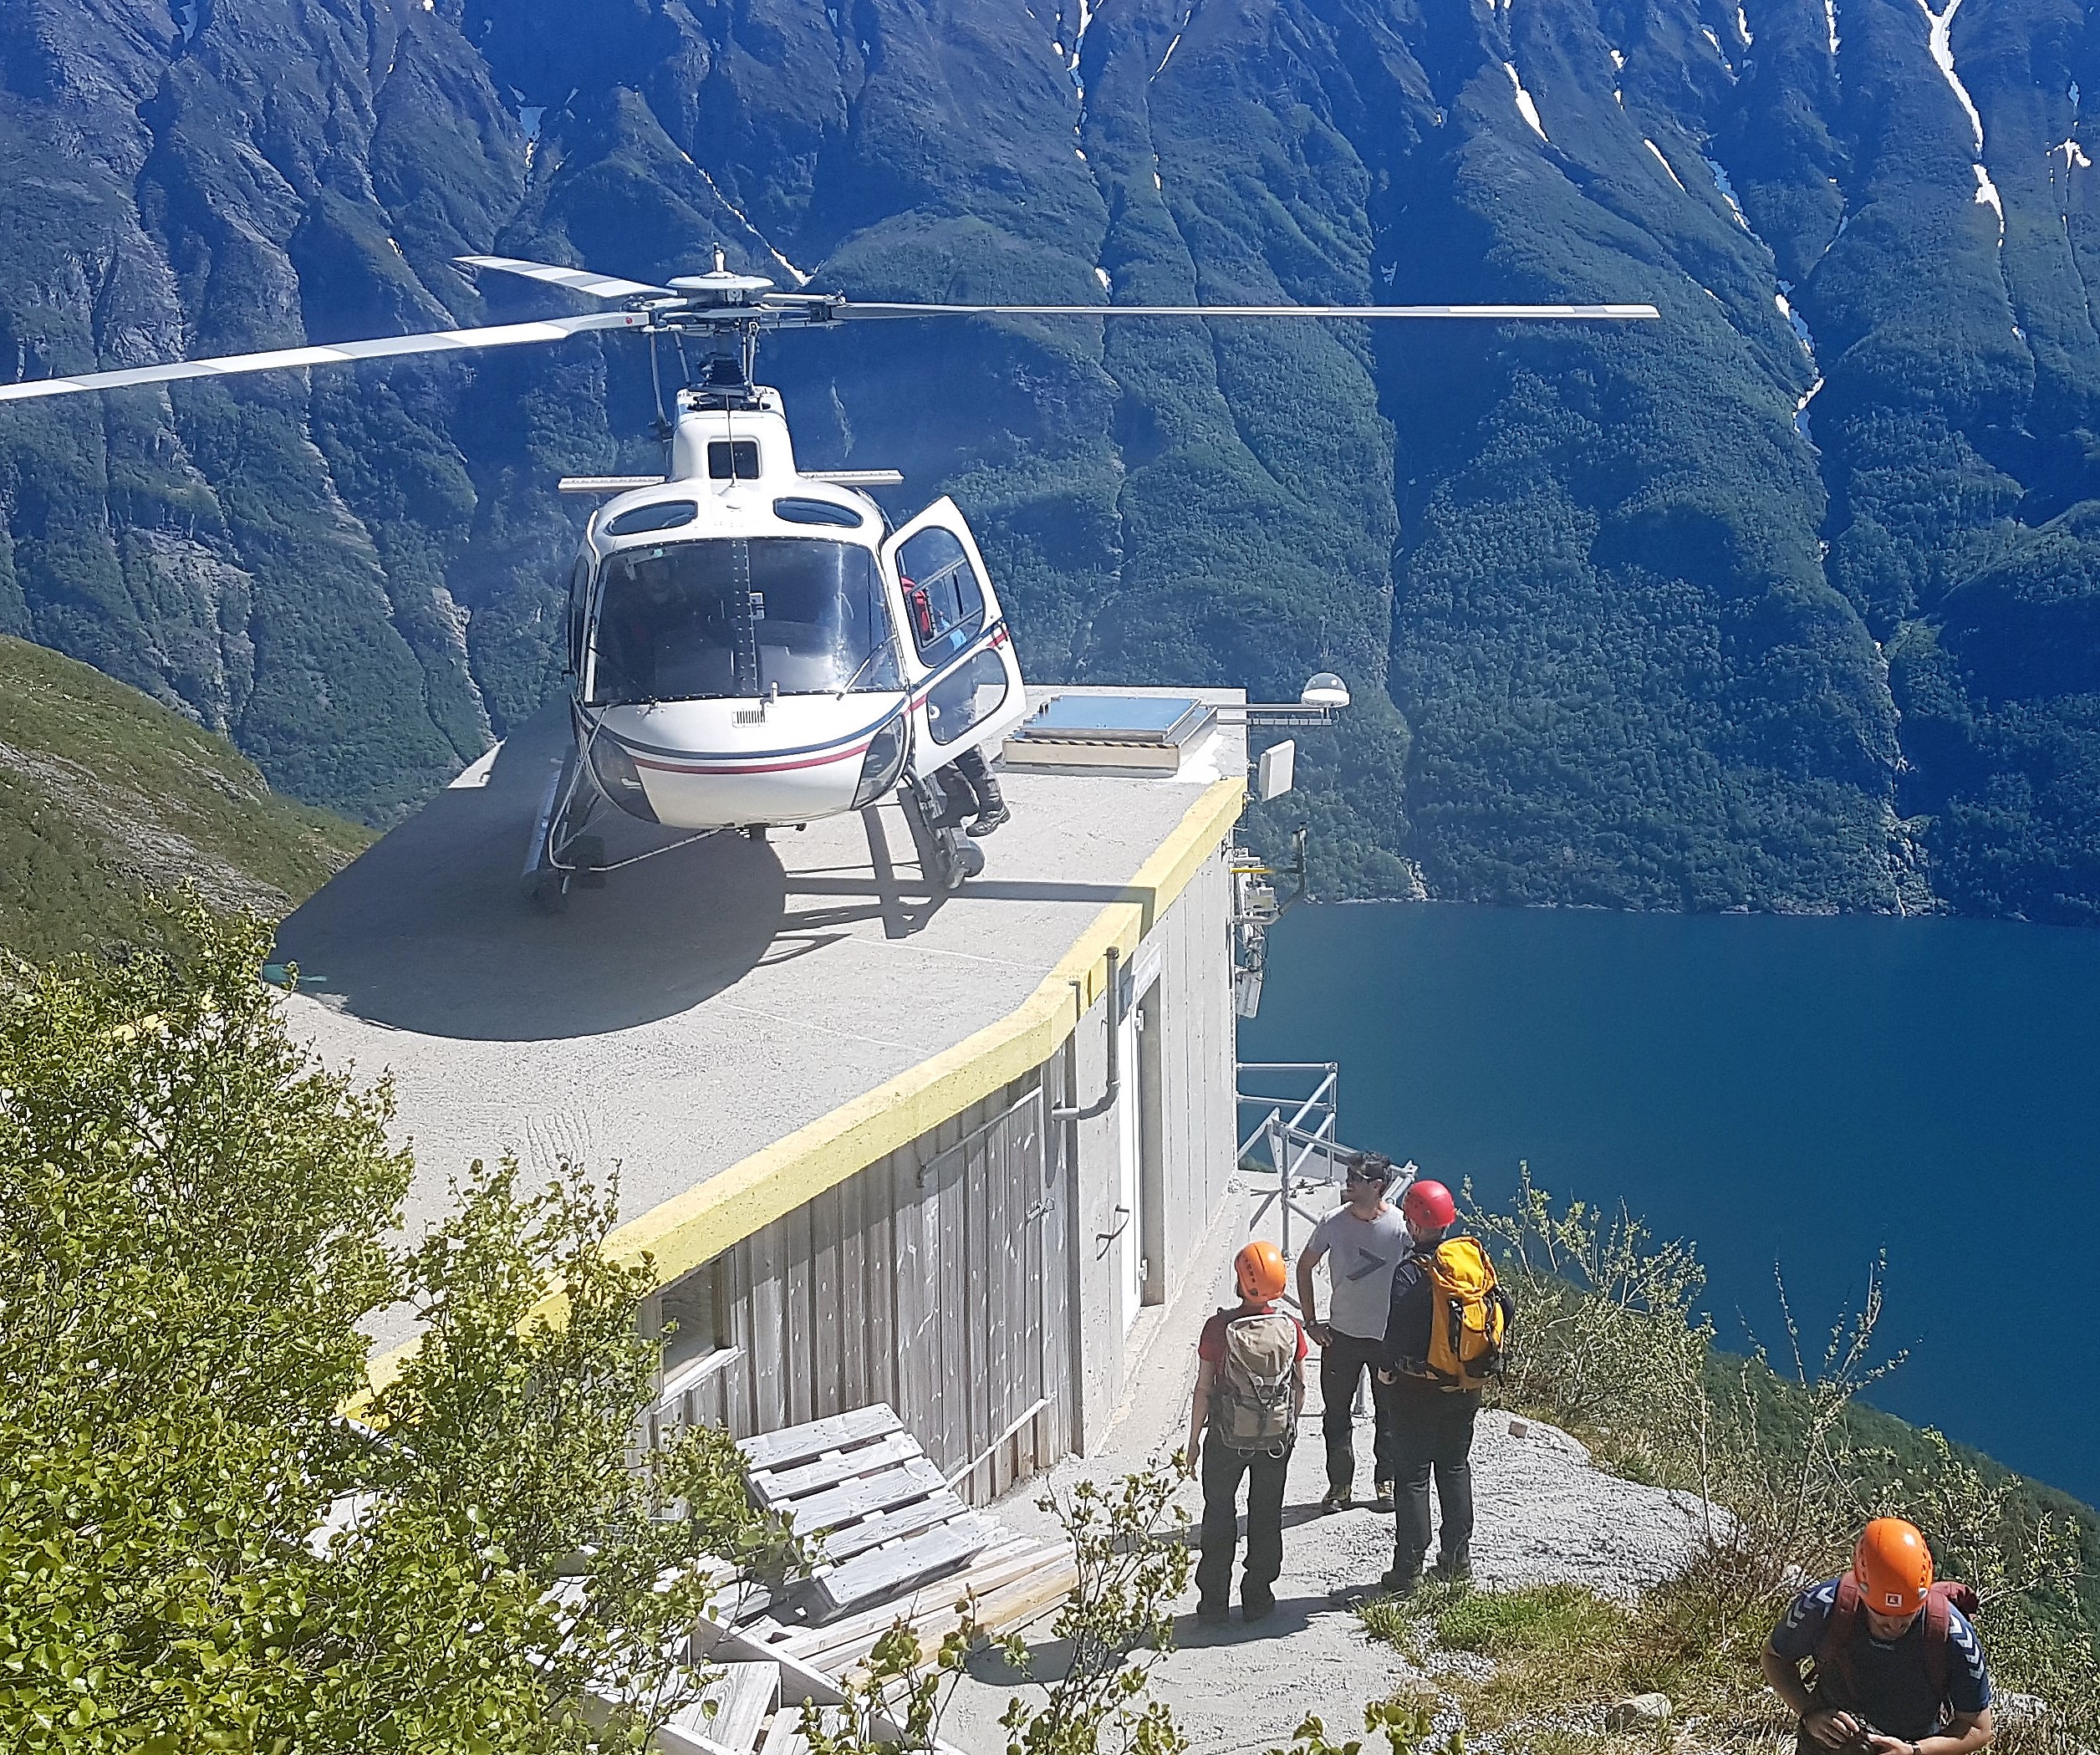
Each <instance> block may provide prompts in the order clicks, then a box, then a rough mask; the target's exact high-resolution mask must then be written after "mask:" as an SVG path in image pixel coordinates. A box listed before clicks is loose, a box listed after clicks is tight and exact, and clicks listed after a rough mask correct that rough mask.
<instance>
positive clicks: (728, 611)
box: [589, 537, 901, 707]
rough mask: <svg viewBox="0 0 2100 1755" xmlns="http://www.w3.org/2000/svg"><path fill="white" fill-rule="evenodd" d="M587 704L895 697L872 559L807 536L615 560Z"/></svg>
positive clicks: (667, 549)
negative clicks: (849, 694)
mask: <svg viewBox="0 0 2100 1755" xmlns="http://www.w3.org/2000/svg"><path fill="white" fill-rule="evenodd" d="M598 603H599V607H598V620H597V628H596V634H595V638H594V642H593V652H594V663H593V666H592V670H591V676H590V693H589V699H590V701H591V703H592V704H593V705H594V706H599V707H620V706H633V705H636V704H640V703H642V702H647V701H710V700H722V699H726V698H731V697H734V698H739V699H745V698H751V697H754V696H762V695H765V694H767V693H769V692H771V691H772V690H774V689H776V688H777V689H778V691H780V692H781V693H782V694H783V695H813V694H828V693H833V692H838V691H869V690H884V689H895V688H898V687H900V686H901V683H900V677H899V675H898V670H897V658H896V650H895V645H894V644H893V643H892V640H891V638H890V635H889V621H888V618H887V616H886V615H884V610H883V604H882V598H881V594H880V592H879V590H878V589H877V585H876V574H875V562H874V554H872V553H871V552H870V551H869V549H867V548H863V547H861V546H860V545H859V543H846V542H838V541H831V540H826V539H823V538H814V537H809V538H803V537H753V538H750V539H748V540H745V539H742V538H710V539H705V540H701V541H693V542H674V543H651V544H649V545H646V546H642V547H637V548H628V549H624V550H621V551H620V552H619V553H617V554H614V555H613V556H612V557H611V558H610V559H608V560H607V561H606V562H605V564H604V569H603V578H602V583H601V584H600V586H599V599H598Z"/></svg>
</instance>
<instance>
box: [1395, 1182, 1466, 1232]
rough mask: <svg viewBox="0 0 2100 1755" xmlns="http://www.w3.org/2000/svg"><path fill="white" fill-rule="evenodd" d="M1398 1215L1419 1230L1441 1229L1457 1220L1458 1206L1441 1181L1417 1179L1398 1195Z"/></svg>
mask: <svg viewBox="0 0 2100 1755" xmlns="http://www.w3.org/2000/svg"><path fill="white" fill-rule="evenodd" d="M1400 1217H1402V1218H1404V1219H1405V1220H1406V1221H1407V1222H1408V1223H1409V1224H1410V1225H1414V1226H1416V1227H1419V1228H1420V1229H1421V1230H1424V1231H1442V1230H1445V1228H1446V1227H1449V1226H1450V1225H1452V1224H1453V1223H1455V1222H1456V1221H1457V1218H1458V1206H1457V1203H1456V1202H1455V1201H1453V1200H1452V1199H1451V1191H1450V1189H1448V1188H1446V1187H1445V1186H1444V1185H1443V1184H1442V1183H1441V1182H1425V1181H1420V1179H1417V1180H1416V1181H1412V1182H1410V1183H1409V1184H1408V1185H1407V1192H1406V1193H1405V1194H1404V1195H1402V1196H1400Z"/></svg>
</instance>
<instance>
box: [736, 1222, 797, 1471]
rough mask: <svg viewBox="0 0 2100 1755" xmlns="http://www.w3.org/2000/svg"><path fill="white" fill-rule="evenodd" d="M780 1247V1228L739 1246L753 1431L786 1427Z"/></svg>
mask: <svg viewBox="0 0 2100 1755" xmlns="http://www.w3.org/2000/svg"><path fill="white" fill-rule="evenodd" d="M739 1247H742V1248H748V1249H749V1250H750V1252H751V1293H750V1300H749V1305H750V1311H751V1345H750V1351H749V1354H748V1355H747V1356H748V1357H749V1359H750V1360H751V1421H752V1430H753V1431H758V1432H769V1431H772V1429H773V1428H774V1427H775V1426H785V1425H787V1384H786V1381H785V1377H786V1374H785V1372H784V1370H782V1360H784V1359H785V1358H786V1357H787V1279H786V1273H787V1269H786V1266H785V1264H784V1263H783V1262H782V1230H781V1227H779V1226H778V1225H768V1226H767V1227H765V1228H764V1229H763V1230H762V1231H760V1232H758V1233H757V1235H756V1236H755V1237H749V1238H747V1239H746V1241H745V1242H744V1243H743V1244H742V1245H740V1246H739ZM747 1442H755V1440H747Z"/></svg>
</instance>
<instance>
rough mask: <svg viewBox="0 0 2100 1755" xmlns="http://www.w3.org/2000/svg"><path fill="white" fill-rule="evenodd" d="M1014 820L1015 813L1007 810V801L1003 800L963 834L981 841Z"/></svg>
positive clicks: (982, 815)
mask: <svg viewBox="0 0 2100 1755" xmlns="http://www.w3.org/2000/svg"><path fill="white" fill-rule="evenodd" d="M1012 820H1013V812H1012V810H1010V809H1007V804H1006V801H1005V800H1004V799H1002V800H1001V801H1000V802H999V803H997V804H994V805H992V806H991V808H990V809H987V810H986V811H985V812H984V813H983V814H981V815H980V816H979V817H978V819H977V820H976V822H974V823H972V824H971V825H970V826H969V827H968V828H967V829H964V830H963V833H964V834H966V835H968V836H969V837H970V838H971V839H972V840H978V841H981V840H982V839H984V838H985V837H986V835H988V834H991V831H992V830H993V829H996V828H998V827H999V826H1000V825H1001V824H1003V823H1011V822H1012Z"/></svg>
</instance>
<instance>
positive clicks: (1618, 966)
mask: <svg viewBox="0 0 2100 1755" xmlns="http://www.w3.org/2000/svg"><path fill="white" fill-rule="evenodd" d="M1241 1055H1242V1057H1243V1058H1245V1059H1265V1060H1297V1059H1304V1060H1335V1061H1338V1062H1339V1063H1340V1064H1341V1068H1342V1077H1341V1124H1342V1125H1341V1132H1342V1137H1343V1139H1344V1140H1347V1141H1348V1142H1349V1143H1350V1144H1352V1145H1360V1146H1369V1147H1375V1148H1377V1149H1379V1150H1385V1151H1388V1152H1390V1153H1391V1154H1392V1155H1393V1156H1394V1158H1395V1159H1396V1160H1404V1159H1407V1158H1410V1157H1411V1158H1414V1160H1416V1161H1418V1162H1419V1163H1420V1165H1421V1166H1422V1167H1423V1169H1424V1171H1425V1172H1427V1173H1428V1174H1430V1175H1433V1176H1439V1177H1441V1178H1442V1179H1444V1180H1445V1181H1449V1182H1450V1183H1451V1185H1452V1186H1454V1187H1456V1186H1457V1185H1458V1183H1459V1181H1460V1179H1462V1178H1464V1177H1467V1176H1471V1178H1472V1179H1473V1181H1474V1183H1475V1186H1476V1188H1477V1189H1478V1190H1479V1191H1480V1192H1481V1194H1482V1196H1485V1197H1488V1198H1491V1199H1501V1198H1502V1197H1505V1196H1506V1195H1507V1194H1508V1193H1509V1192H1510V1191H1511V1189H1512V1188H1513V1187H1514V1186H1515V1183H1516V1169H1517V1162H1518V1161H1519V1160H1520V1159H1528V1160H1529V1161H1530V1162H1531V1166H1532V1176H1533V1178H1534V1180H1535V1181H1537V1183H1538V1184H1539V1185H1540V1186H1542V1187H1544V1188H1547V1189H1548V1190H1550V1191H1552V1193H1553V1194H1554V1195H1555V1196H1561V1197H1565V1196H1577V1195H1579V1196H1582V1197H1583V1198H1584V1199H1585V1200H1588V1201H1601V1202H1604V1203H1606V1204H1612V1203H1616V1202H1618V1201H1623V1202H1624V1203H1625V1204H1626V1206H1627V1207H1628V1208H1629V1210H1630V1211H1632V1212H1634V1214H1635V1215H1636V1216H1639V1217H1644V1218H1645V1219H1646V1220H1647V1221H1648V1222H1649V1224H1650V1225H1651V1227H1652V1228H1653V1229H1654V1231H1655V1232H1657V1233H1658V1234H1659V1235H1660V1236H1663V1237H1685V1238H1689V1239H1691V1240H1693V1241H1695V1242H1696V1243H1697V1245H1698V1247H1699V1252H1700V1257H1701V1258H1702V1259H1703V1260H1704V1262H1705V1264H1706V1267H1707V1271H1708V1288H1707V1304H1708V1307H1709V1309H1710V1310H1711V1311H1712V1312H1713V1314H1714V1316H1715V1320H1716V1324H1717V1326H1718V1329H1719V1331H1720V1339H1721V1341H1722V1343H1723V1344H1726V1345H1731V1346H1739V1347H1740V1346H1741V1345H1743V1344H1745V1341H1746V1330H1747V1331H1748V1332H1753V1333H1754V1334H1756V1336H1757V1337H1758V1338H1759V1339H1762V1340H1764V1341H1765V1342H1766V1344H1767V1345H1768V1346H1769V1347H1771V1349H1773V1350H1774V1351H1775V1353H1779V1352H1783V1350H1784V1348H1785V1334H1784V1330H1783V1329H1782V1326H1781V1319H1780V1314H1779V1305H1778V1300H1777V1297H1776V1293H1775V1290H1774V1278H1773V1267H1774V1263H1775V1262H1776V1263H1778V1265H1779V1266H1780V1268H1782V1269H1783V1270H1784V1273H1785V1278H1786V1283H1787V1293H1788V1296H1789V1298H1791V1300H1792V1304H1793V1308H1794V1310H1795V1313H1796V1314H1797V1317H1798V1318H1799V1319H1800V1322H1801V1326H1802V1332H1803V1335H1804V1339H1805V1340H1806V1342H1807V1344H1808V1345H1809V1346H1811V1347H1812V1348H1817V1349H1819V1348H1820V1346H1821V1344H1822V1340H1823V1339H1824V1338H1825V1337H1826V1336H1827V1333H1828V1330H1829V1328H1830V1325H1831V1324H1832V1322H1833V1321H1834V1320H1836V1319H1837V1318H1838V1316H1839V1315H1840V1314H1842V1313H1843V1311H1844V1309H1846V1308H1847V1307H1848V1304H1849V1305H1851V1306H1852V1307H1853V1308H1856V1307H1857V1303H1858V1298H1859V1296H1860V1294H1861V1293H1862V1291H1863V1288H1864V1285H1865V1283H1866V1277H1867V1273H1868V1269H1869V1268H1870V1267H1871V1265H1872V1263H1873V1260H1874V1258H1875V1255H1876V1252H1878V1251H1881V1250H1884V1249H1885V1250H1886V1251H1887V1252H1888V1302H1887V1309H1886V1313H1885V1315H1884V1319H1883V1325H1882V1329H1881V1336H1882V1339H1883V1341H1884V1342H1886V1343H1888V1344H1889V1345H1891V1346H1897V1347H1900V1346H1908V1347H1909V1349H1910V1358H1909V1361H1908V1363H1906V1364H1905V1365H1904V1366H1903V1367H1902V1369H1901V1370H1899V1371H1898V1372H1897V1373H1896V1374H1895V1375H1894V1376H1892V1377H1890V1378H1888V1379H1886V1380H1884V1381H1883V1383H1881V1384H1880V1385H1877V1386H1876V1388H1875V1389H1874V1390H1873V1393H1872V1395H1871V1396H1870V1397H1869V1399H1870V1400H1873V1401H1874V1402H1875V1403H1877V1404H1878V1406H1883V1407H1885V1408H1887V1409H1888V1410H1889V1411H1891V1412H1894V1413H1897V1414H1900V1415H1902V1416H1904V1417H1905V1418H1906V1419H1909V1420H1914V1421H1923V1422H1928V1423H1929V1424H1932V1425H1934V1426H1939V1428H1940V1429H1941V1430H1942V1431H1945V1432H1946V1433H1948V1434H1949V1436H1952V1437H1955V1438H1957V1439H1960V1440H1962V1441H1966V1442H1968V1443H1970V1444H1974V1445H1975V1446H1979V1447H1980V1448H1981V1449H1983V1450H1985V1451H1989V1452H1990V1453H1991V1454H1992V1455H1993V1456H1996V1457H1998V1458H1999V1459H2001V1461H2003V1462H2006V1463H2008V1464H2011V1466H2012V1467H2016V1468H2019V1469H2021V1470H2023V1471H2025V1472H2027V1473H2029V1474H2031V1475H2033V1476H2035V1477H2038V1478H2040V1479H2041V1480H2044V1481H2047V1482H2052V1483H2053V1484H2055V1485H2057V1486H2058V1487H2063V1488H2065V1489H2067V1490H2068V1491H2070V1492H2074V1493H2076V1494H2077V1495H2078V1496H2079V1497H2081V1498H2082V1499H2085V1500H2087V1501H2088V1502H2095V1501H2100V1395H2096V1394H2095V1393H2094V1390H2093V1384H2094V1376H2093V1360H2095V1358H2096V1357H2100V1261H2097V1260H2096V1246H2097V1245H2100V1078H2096V1071H2097V1069H2100V932H2093V931H2081V930H2078V929H2075V928H2065V927H2052V926H2026V925H2023V924H2020V923H2016V922H2006V921H1962V920H1941V919H1929V920H1899V919H1891V918H1883V917H1878V916H1841V917H1823V918H1809V917H1801V916H1768V915H1751V916H1743V915H1720V916H1714V915H1706V916H1685V915H1669V914H1645V915H1643V914H1618V913H1604V912H1598V911H1578V910H1565V909H1501V908H1486V907H1470V906H1455V905H1448V904H1409V903H1378V904H1368V905H1351V906H1314V907H1307V908H1303V909H1301V910H1299V911H1297V912H1295V913H1293V914H1292V915H1290V916H1287V918H1286V919H1285V920H1284V921H1282V923H1281V924H1280V925H1279V926H1277V929H1276V930H1275V931H1273V932H1272V935H1271V939H1270V954H1269V975H1268V981H1267V992H1265V994H1264V996H1263V998H1262V1013H1261V1016H1260V1017H1259V1018H1256V1019H1255V1020H1253V1021H1251V1023H1246V1024H1244V1025H1243V1026H1242V1027H1241Z"/></svg>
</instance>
